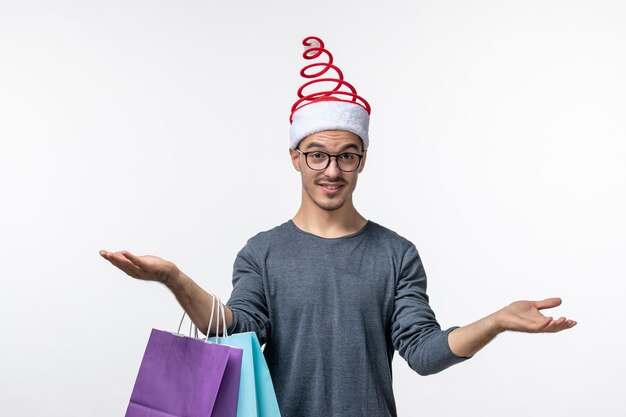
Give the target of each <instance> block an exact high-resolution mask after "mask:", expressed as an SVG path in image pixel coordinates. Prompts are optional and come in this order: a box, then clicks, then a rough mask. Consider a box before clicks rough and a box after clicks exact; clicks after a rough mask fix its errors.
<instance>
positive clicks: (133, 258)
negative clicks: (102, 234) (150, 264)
mask: <svg viewBox="0 0 626 417" xmlns="http://www.w3.org/2000/svg"><path fill="white" fill-rule="evenodd" d="M120 253H121V254H122V255H123V256H124V257H126V259H128V260H129V261H131V262H132V263H133V264H135V265H137V266H141V264H142V263H143V261H142V260H141V258H140V257H139V256H135V255H133V254H132V253H130V252H129V251H127V250H123V251H121V252H120Z"/></svg>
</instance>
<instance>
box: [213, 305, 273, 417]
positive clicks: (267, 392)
mask: <svg viewBox="0 0 626 417" xmlns="http://www.w3.org/2000/svg"><path fill="white" fill-rule="evenodd" d="M218 303H219V304H220V307H221V308H222V309H223V305H222V304H221V302H219V300H218ZM222 317H225V316H224V314H223V313H222ZM224 326H225V320H224ZM209 340H210V341H213V342H215V343H217V344H221V345H227V346H232V347H238V348H241V349H242V350H243V357H242V360H241V379H240V382H239V400H238V405H237V417H280V411H279V408H278V401H277V400H276V392H275V391H274V384H273V383H272V377H271V375H270V371H269V368H268V367H267V362H265V357H264V356H263V351H262V350H261V345H260V343H259V339H258V338H257V336H256V333H254V332H246V333H236V334H231V335H228V334H226V333H224V334H223V336H222V337H213V338H209Z"/></svg>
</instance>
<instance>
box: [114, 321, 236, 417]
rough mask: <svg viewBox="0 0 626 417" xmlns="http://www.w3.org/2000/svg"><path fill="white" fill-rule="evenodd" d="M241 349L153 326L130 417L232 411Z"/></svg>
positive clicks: (201, 415) (227, 414) (195, 415)
mask: <svg viewBox="0 0 626 417" xmlns="http://www.w3.org/2000/svg"><path fill="white" fill-rule="evenodd" d="M241 358H242V351H241V349H237V348H233V347H230V346H224V345H218V344H214V343H207V342H206V341H204V340H202V339H196V338H192V337H186V336H183V335H180V334H174V333H169V332H164V331H160V330H156V329H153V330H152V333H151V334H150V339H149V340H148V346H147V347H146V352H145V353H144V357H143V360H142V362H141V366H140V368H139V373H138V374H137V380H136V381H135V387H134V389H133V393H132V395H131V398H130V402H129V404H128V409H127V410H126V417H210V416H215V417H217V416H219V417H222V416H224V417H230V416H232V417H234V416H235V415H236V413H237V397H238V394H239V378H240V373H241Z"/></svg>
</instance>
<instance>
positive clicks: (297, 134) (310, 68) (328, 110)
mask: <svg viewBox="0 0 626 417" xmlns="http://www.w3.org/2000/svg"><path fill="white" fill-rule="evenodd" d="M302 45H304V53H303V54H302V57H303V58H304V59H316V58H319V57H321V56H322V59H324V61H322V62H314V63H312V64H309V65H306V66H305V67H304V68H302V70H301V71H300V75H301V76H303V77H304V78H307V79H311V80H309V81H307V82H305V83H304V84H303V85H302V86H301V87H300V88H299V89H298V101H296V102H295V103H294V105H293V106H292V107H291V116H290V118H289V121H290V122H291V128H290V129H289V139H290V140H289V145H290V148H291V149H295V148H296V147H297V146H298V144H299V143H300V141H301V140H302V139H304V138H305V137H307V136H308V135H310V134H312V133H316V132H321V131H323V130H347V131H348V132H352V133H354V134H355V135H357V136H359V137H360V138H361V139H362V140H363V149H367V147H368V145H369V135H368V129H369V119H370V105H369V103H368V102H367V101H365V99H364V98H363V97H361V96H359V95H357V92H356V89H355V88H354V87H353V86H352V84H350V83H348V82H347V81H344V79H343V73H342V72H341V70H340V69H339V68H337V66H335V65H334V64H333V56H332V55H331V53H330V52H328V50H327V49H325V48H324V42H323V41H322V40H321V39H320V38H318V37H315V36H309V37H307V38H305V39H304V40H303V41H302ZM331 69H332V70H333V71H334V72H335V74H333V73H330V74H326V72H328V70H331ZM333 76H334V78H333ZM324 84H325V85H326V86H328V85H329V84H330V85H331V86H332V88H331V87H326V88H324V87H323V86H324ZM333 85H334V86H333ZM316 86H317V87H322V88H321V89H322V90H324V91H314V92H306V93H305V92H304V90H305V89H307V88H308V87H310V88H314V87H316ZM329 88H330V89H329ZM342 88H343V90H342Z"/></svg>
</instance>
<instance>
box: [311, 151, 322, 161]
mask: <svg viewBox="0 0 626 417" xmlns="http://www.w3.org/2000/svg"><path fill="white" fill-rule="evenodd" d="M311 158H313V159H322V158H324V154H323V153H319V152H313V153H312V154H311Z"/></svg>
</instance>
